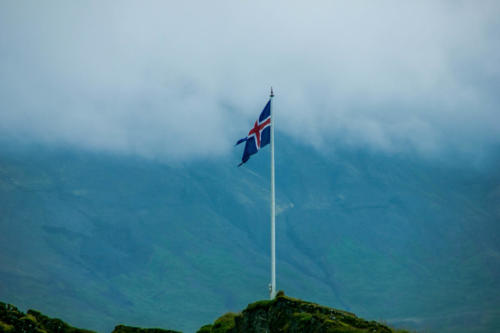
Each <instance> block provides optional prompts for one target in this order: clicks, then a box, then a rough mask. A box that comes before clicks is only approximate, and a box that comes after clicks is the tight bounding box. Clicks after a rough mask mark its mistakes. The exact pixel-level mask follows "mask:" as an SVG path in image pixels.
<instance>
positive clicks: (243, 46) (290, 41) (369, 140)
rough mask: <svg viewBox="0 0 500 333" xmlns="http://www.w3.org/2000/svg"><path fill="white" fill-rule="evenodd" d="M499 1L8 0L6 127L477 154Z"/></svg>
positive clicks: (133, 145) (213, 142)
mask: <svg viewBox="0 0 500 333" xmlns="http://www.w3.org/2000/svg"><path fill="white" fill-rule="evenodd" d="M499 13H500V5H499V4H498V2H496V1H481V2H465V1H422V2H418V3H401V2H398V1H378V2H376V3H374V2H369V1H360V2H339V1H313V2H308V3H305V2H298V1H297V2H296V1H292V2H290V1H272V2H270V1H253V2H251V3H249V2H234V1H211V2H202V1H194V2H185V3H180V2H177V1H146V2H134V1H124V2H120V4H117V3H115V2H111V1H85V2H83V1H82V2H67V1H44V2H39V1H23V2H17V1H11V2H8V1H3V2H2V3H1V4H0V131H1V133H2V137H4V138H9V139H15V140H20V141H26V142H37V143H43V144H49V145H69V146H75V147H80V148H85V149H92V150H97V151H110V152H118V153H126V154H134V155H140V156H146V157H158V158H167V159H175V160H185V159H190V158H199V157H205V156H221V155H224V154H227V153H228V152H229V151H231V149H233V148H232V147H233V145H234V143H235V141H236V140H237V139H239V138H240V137H243V136H245V135H246V133H247V132H248V130H249V129H250V126H251V124H252V123H253V121H254V120H255V119H256V117H257V116H258V114H259V112H260V111H261V109H262V107H263V106H264V104H265V103H266V101H267V98H268V96H269V88H270V87H271V86H273V88H274V90H275V94H276V97H275V102H274V112H275V121H276V122H275V124H276V130H277V131H279V132H282V133H285V134H287V135H290V136H294V137H296V138H299V139H300V140H302V141H303V142H305V143H306V144H310V145H311V146H314V147H316V148H317V149H320V150H322V149H326V147H328V148H329V149H331V148H332V147H337V146H349V147H367V148H369V149H374V150H380V151H385V152H401V151H412V152H418V153H420V154H423V155H426V156H433V155H440V154H446V153H447V152H453V153H457V152H458V153H459V154H464V155H466V156H473V157H475V158H479V157H481V156H483V155H484V154H487V153H488V151H489V149H491V148H492V147H497V146H498V145H499V144H500V134H499V133H500V111H499V109H500V108H499V107H500V94H498V91H500V66H499V65H498V64H500V25H499V22H500V21H499V20H498V14H499Z"/></svg>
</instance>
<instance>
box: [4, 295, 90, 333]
mask: <svg viewBox="0 0 500 333" xmlns="http://www.w3.org/2000/svg"><path fill="white" fill-rule="evenodd" d="M0 332H9V333H31V332H33V333H92V331H88V330H83V329H79V328H75V327H72V326H70V325H68V324H66V323H65V322H63V321H62V320H60V319H57V318H49V317H47V316H45V315H43V314H41V313H40V312H38V311H35V310H28V312H27V313H26V314H24V313H23V312H21V311H19V310H18V309H17V308H16V307H15V306H13V305H11V304H6V303H2V302H0Z"/></svg>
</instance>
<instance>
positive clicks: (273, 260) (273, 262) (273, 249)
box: [269, 87, 276, 299]
mask: <svg viewBox="0 0 500 333" xmlns="http://www.w3.org/2000/svg"><path fill="white" fill-rule="evenodd" d="M273 97H274V93H273V88H272V87H271V95H270V96H269V109H270V113H271V290H270V298H271V299H274V297H275V296H276V242H275V238H276V229H275V215H276V207H275V193H274V119H273V118H274V117H273V109H272V101H273Z"/></svg>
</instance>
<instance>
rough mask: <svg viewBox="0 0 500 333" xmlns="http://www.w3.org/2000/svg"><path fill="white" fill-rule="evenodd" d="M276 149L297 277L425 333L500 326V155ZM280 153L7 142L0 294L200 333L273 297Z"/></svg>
mask: <svg viewBox="0 0 500 333" xmlns="http://www.w3.org/2000/svg"><path fill="white" fill-rule="evenodd" d="M172 144H176V143H172ZM276 144H277V147H276V148H277V149H276V151H277V152H276V153H277V155H276V189H277V194H276V195H277V211H278V216H277V278H278V281H277V282H278V288H279V289H283V290H285V291H286V292H287V294H293V295H296V296H297V297H299V298H302V299H309V300H311V301H313V302H315V303H320V304H325V305H327V306H331V307H335V308H342V309H346V310H347V311H351V312H355V313H357V314H359V315H360V316H362V317H364V318H371V319H377V320H383V321H386V322H388V323H390V324H392V325H395V326H402V327H407V328H412V329H413V328H417V329H425V330H430V331H432V330H434V331H439V332H490V331H492V330H494V328H496V327H498V326H499V324H500V311H499V310H498V309H500V265H499V264H500V239H499V238H500V232H499V231H500V230H499V229H500V225H499V222H500V210H499V208H498V207H500V185H499V184H500V173H499V171H498V170H500V168H498V166H499V164H498V163H494V165H492V166H490V167H488V168H482V169H481V168H476V167H472V166H469V165H467V164H453V163H451V162H446V161H444V162H443V161H437V160H431V159H429V160H428V159H424V158H421V157H419V156H417V155H413V156H412V155H409V154H384V153H376V152H371V151H365V150H352V149H337V150H335V151H332V152H328V153H324V154H323V153H319V152H317V151H315V150H314V149H312V148H310V147H308V146H304V145H301V144H300V143H299V142H297V141H294V140H293V139H291V138H288V137H284V136H281V135H280V136H278V137H277V140H276ZM265 151H266V150H264V151H262V152H260V153H259V154H257V155H255V156H253V157H252V159H251V160H250V161H249V162H248V163H247V164H246V165H245V166H242V167H240V168H237V167H236V165H237V164H238V162H239V158H240V154H241V151H240V150H239V149H238V150H237V151H236V150H235V151H234V153H232V154H231V155H229V156H224V157H214V158H212V159H198V160H192V161H188V162H182V163H181V162H176V163H172V162H165V161H156V160H151V159H149V160H148V159H143V158H139V157H133V156H126V155H118V154H111V153H97V152H89V151H81V150H76V149H70V148H65V149H63V148H48V147H44V146H20V145H16V144H8V143H3V144H2V145H0V299H2V300H5V301H7V302H9V303H13V304H17V305H18V306H20V307H21V308H27V307H35V308H37V309H39V310H41V311H42V312H44V313H47V314H49V315H51V316H57V317H63V318H66V319H67V320H69V321H70V322H71V323H73V324H75V325H77V326H79V327H88V328H90V329H92V330H96V331H100V332H109V331H111V330H112V328H113V327H114V325H115V324H116V323H117V322H123V323H124V324H126V325H131V326H143V327H144V326H149V327H151V326H153V327H169V328H173V329H177V330H182V331H185V332H194V331H196V330H197V329H198V328H199V327H200V326H201V325H203V324H204V323H207V322H210V321H212V320H213V318H216V316H217V315H218V314H220V313H224V312H228V311H237V310H238V309H241V308H243V307H244V306H245V305H246V304H248V303H250V302H252V300H255V299H265V298H267V297H268V289H267V285H268V282H269V265H270V263H269V186H268V183H269V177H268V175H269V166H268V160H267V157H268V156H267V153H265Z"/></svg>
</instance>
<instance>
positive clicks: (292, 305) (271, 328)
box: [198, 292, 405, 333]
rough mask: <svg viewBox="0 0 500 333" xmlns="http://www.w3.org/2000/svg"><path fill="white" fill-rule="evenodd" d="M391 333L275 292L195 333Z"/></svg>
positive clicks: (346, 314)
mask: <svg viewBox="0 0 500 333" xmlns="http://www.w3.org/2000/svg"><path fill="white" fill-rule="evenodd" d="M274 332H276V333H277V332H289V333H294V332H297V333H304V332H310V333H316V332H318V333H320V332H331V333H333V332H352V333H358V332H359V333H362V332H363V333H365V332H366V333H368V332H370V333H394V332H401V333H402V332H405V331H398V330H394V329H392V328H390V327H388V326H386V325H383V324H380V323H377V322H375V321H366V320H364V319H361V318H358V317H356V315H354V314H352V313H349V312H346V311H341V310H336V309H332V308H328V307H325V306H321V305H317V304H314V303H310V302H304V301H301V300H299V299H294V298H291V297H287V296H285V295H284V293H283V292H280V293H278V295H277V296H276V298H275V299H274V300H269V301H259V302H256V303H252V304H250V305H248V307H247V308H246V309H245V310H243V312H241V313H239V314H235V313H227V314H225V315H224V316H222V317H220V318H219V319H217V320H216V321H215V322H214V323H213V324H211V325H205V326H203V327H202V328H200V330H199V331H198V333H274Z"/></svg>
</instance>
